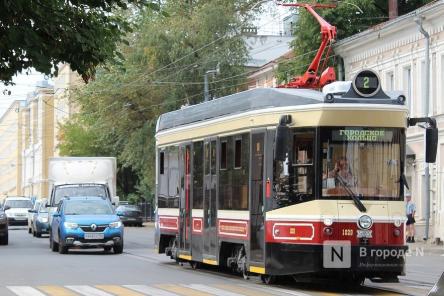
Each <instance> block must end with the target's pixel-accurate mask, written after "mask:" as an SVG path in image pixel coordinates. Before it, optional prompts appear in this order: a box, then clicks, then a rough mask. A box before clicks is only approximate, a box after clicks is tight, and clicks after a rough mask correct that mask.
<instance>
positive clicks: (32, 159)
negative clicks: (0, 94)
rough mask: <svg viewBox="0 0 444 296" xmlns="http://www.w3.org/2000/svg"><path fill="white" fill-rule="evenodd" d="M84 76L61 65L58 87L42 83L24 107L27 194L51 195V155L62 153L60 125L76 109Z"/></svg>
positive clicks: (24, 168)
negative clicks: (75, 90)
mask: <svg viewBox="0 0 444 296" xmlns="http://www.w3.org/2000/svg"><path fill="white" fill-rule="evenodd" d="M80 83H81V79H80V78H79V76H78V75H77V74H76V73H75V72H73V71H71V69H70V67H69V65H65V64H63V65H60V66H59V75H58V76H57V77H56V78H54V86H51V85H49V84H47V83H43V84H41V85H38V87H37V90H36V91H35V92H34V93H31V94H30V95H29V96H28V99H27V101H26V106H25V107H24V108H22V109H21V111H20V115H19V121H20V122H21V124H20V126H21V143H22V148H21V151H22V152H21V155H22V162H23V165H22V173H21V174H22V180H21V181H22V189H23V190H22V191H23V194H24V195H26V196H35V197H37V198H44V197H48V164H49V158H51V157H55V156H59V150H58V147H57V146H58V143H59V139H60V135H59V127H60V125H61V124H63V123H64V122H66V120H67V119H69V117H70V116H71V115H72V114H73V113H75V112H76V108H75V107H74V105H73V104H72V103H71V102H70V100H69V94H70V91H71V90H72V87H73V86H76V85H79V84H80Z"/></svg>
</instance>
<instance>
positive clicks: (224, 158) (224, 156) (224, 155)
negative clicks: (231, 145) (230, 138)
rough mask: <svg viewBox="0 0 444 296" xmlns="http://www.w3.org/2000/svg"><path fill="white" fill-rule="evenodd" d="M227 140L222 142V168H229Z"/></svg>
mask: <svg viewBox="0 0 444 296" xmlns="http://www.w3.org/2000/svg"><path fill="white" fill-rule="evenodd" d="M227 154H228V151H227V140H224V141H221V142H220V169H221V170H226V169H227Z"/></svg>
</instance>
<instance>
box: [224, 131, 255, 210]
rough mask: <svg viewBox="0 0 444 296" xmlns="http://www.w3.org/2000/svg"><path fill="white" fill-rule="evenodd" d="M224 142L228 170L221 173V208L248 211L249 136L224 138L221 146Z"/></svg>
mask: <svg viewBox="0 0 444 296" xmlns="http://www.w3.org/2000/svg"><path fill="white" fill-rule="evenodd" d="M224 141H225V143H226V147H227V153H226V160H227V161H226V164H227V168H226V169H221V170H220V171H219V208H220V209H224V210H246V209H248V176H249V134H242V135H237V136H233V137H226V138H223V139H221V144H222V143H224ZM221 148H222V147H221ZM221 150H222V149H221ZM221 161H222V159H221Z"/></svg>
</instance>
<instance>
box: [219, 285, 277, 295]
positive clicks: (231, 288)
mask: <svg viewBox="0 0 444 296" xmlns="http://www.w3.org/2000/svg"><path fill="white" fill-rule="evenodd" d="M214 286H215V287H217V288H220V289H223V290H228V291H231V292H234V293H238V294H241V295H245V296H270V295H273V294H270V293H264V292H263V291H260V290H256V289H251V288H250V287H248V288H247V287H245V286H244V287H242V286H233V285H214Z"/></svg>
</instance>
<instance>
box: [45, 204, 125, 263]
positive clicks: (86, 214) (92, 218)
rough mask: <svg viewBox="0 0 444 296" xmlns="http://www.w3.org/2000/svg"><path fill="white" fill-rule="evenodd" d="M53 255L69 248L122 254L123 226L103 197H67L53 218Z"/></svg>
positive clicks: (50, 239) (51, 245) (50, 241)
mask: <svg viewBox="0 0 444 296" xmlns="http://www.w3.org/2000/svg"><path fill="white" fill-rule="evenodd" d="M49 243H50V248H51V250H52V251H54V252H57V251H59V253H60V254H65V253H67V252H68V250H69V248H104V250H105V251H110V250H111V248H112V249H113V250H114V253H115V254H120V253H122V252H123V223H122V221H120V218H119V217H118V216H117V215H116V214H115V212H114V209H113V206H112V204H111V202H110V201H109V200H108V199H107V198H104V197H92V196H88V197H69V198H68V197H66V198H64V199H62V200H61V201H60V203H59V205H58V207H57V211H56V212H55V213H54V214H53V220H52V224H51V229H50V233H49Z"/></svg>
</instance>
